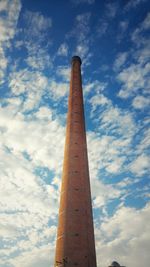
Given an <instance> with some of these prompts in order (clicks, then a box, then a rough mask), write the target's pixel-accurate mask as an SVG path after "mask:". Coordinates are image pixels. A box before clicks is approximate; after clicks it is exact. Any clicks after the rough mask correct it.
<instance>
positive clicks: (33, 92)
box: [9, 69, 48, 110]
mask: <svg viewBox="0 0 150 267" xmlns="http://www.w3.org/2000/svg"><path fill="white" fill-rule="evenodd" d="M9 86H10V88H11V91H12V93H13V95H14V96H20V95H23V94H24V95H25V101H24V104H23V105H24V110H30V109H33V108H34V107H36V106H38V105H39V102H40V100H41V97H42V95H43V93H44V90H46V88H47V86H48V80H47V78H46V77H45V76H43V74H42V73H40V72H39V71H29V70H28V69H23V70H20V71H16V72H12V73H11V75H10V77H9Z"/></svg>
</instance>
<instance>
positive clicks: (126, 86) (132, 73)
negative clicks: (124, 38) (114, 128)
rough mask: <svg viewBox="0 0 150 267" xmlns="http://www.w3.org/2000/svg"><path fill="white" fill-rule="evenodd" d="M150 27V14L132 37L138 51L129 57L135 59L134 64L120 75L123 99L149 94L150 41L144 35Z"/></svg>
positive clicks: (120, 93) (120, 92) (120, 94)
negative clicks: (138, 94) (139, 93)
mask: <svg viewBox="0 0 150 267" xmlns="http://www.w3.org/2000/svg"><path fill="white" fill-rule="evenodd" d="M149 27H150V14H149V13H148V14H147V16H146V17H145V19H144V20H143V21H142V22H141V23H140V24H139V25H138V27H137V28H136V29H135V30H134V32H133V33H132V36H131V41H132V42H133V44H134V46H136V49H134V51H131V52H132V53H130V54H129V55H130V56H131V57H132V58H133V59H134V62H135V63H134V64H133V63H132V64H130V65H129V66H128V67H126V68H124V69H123V70H122V71H121V72H120V73H119V74H118V80H119V81H120V82H121V83H122V88H121V90H120V91H119V94H118V95H119V96H120V97H121V98H128V97H132V96H134V95H136V94H137V93H138V92H139V91H141V92H142V93H143V94H148V93H149V86H150V79H149V76H150V64H149V58H150V52H149V51H150V49H149V39H148V38H145V37H144V35H143V33H145V31H146V30H147V29H148V28H149Z"/></svg>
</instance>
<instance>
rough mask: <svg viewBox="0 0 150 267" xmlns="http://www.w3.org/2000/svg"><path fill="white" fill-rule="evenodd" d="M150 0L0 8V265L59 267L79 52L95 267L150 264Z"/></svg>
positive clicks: (14, 2) (0, 4)
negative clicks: (73, 67) (74, 64)
mask: <svg viewBox="0 0 150 267" xmlns="http://www.w3.org/2000/svg"><path fill="white" fill-rule="evenodd" d="M149 30H150V2H149V1H148V0H147V1H146V0H126V1H125V0H124V1H119V0H118V1H117V0H116V1H107V0H106V1H104V0H103V1H99V0H56V1H46V0H45V1H43V0H22V1H21V0H0V96H1V106H0V135H1V138H0V140H1V144H0V146H1V147H0V165H1V168H0V169H1V170H0V179H1V182H0V187H1V193H0V217H1V218H0V248H1V252H0V253H1V256H0V267H52V266H53V261H54V249H55V238H56V228H57V214H58V203H59V192H60V182H61V172H62V161H63V150H64V140H65V126H66V113H67V99H68V91H69V79H70V59H71V57H72V56H73V55H79V56H80V57H81V59H82V61H83V64H82V76H83V90H84V102H85V113H86V128H87V141H88V154H89V165H90V177H91V188H92V199H93V213H94V224H95V238H96V250H97V262H98V267H107V266H108V265H109V264H110V263H111V262H112V261H113V260H117V261H118V262H119V263H120V264H122V265H126V266H127V267H141V266H149V261H150V254H149V248H150V225H149V221H150V203H149V198H150V190H149V176H148V174H149V167H150V162H149V158H148V149H149V148H148V145H149V144H150V130H149V124H150V119H149V106H150V98H149V93H150V90H149V89H150V80H149V77H150V63H149V59H150V35H149Z"/></svg>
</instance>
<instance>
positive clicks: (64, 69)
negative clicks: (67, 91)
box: [56, 66, 71, 82]
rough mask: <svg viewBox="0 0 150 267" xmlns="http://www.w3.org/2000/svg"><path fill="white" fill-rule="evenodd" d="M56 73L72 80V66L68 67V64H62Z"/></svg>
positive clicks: (64, 78)
mask: <svg viewBox="0 0 150 267" xmlns="http://www.w3.org/2000/svg"><path fill="white" fill-rule="evenodd" d="M56 74H57V75H58V76H60V77H62V79H63V80H64V81H68V82H69V81H70V74H71V71H70V67H66V66H60V67H58V68H57V71H56Z"/></svg>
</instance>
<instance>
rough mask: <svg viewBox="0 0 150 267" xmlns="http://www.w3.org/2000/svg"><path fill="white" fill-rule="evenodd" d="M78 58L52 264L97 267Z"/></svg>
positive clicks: (74, 61)
mask: <svg viewBox="0 0 150 267" xmlns="http://www.w3.org/2000/svg"><path fill="white" fill-rule="evenodd" d="M80 66H81V59H80V58H79V57H78V56H74V57H73V58H72V61H71V81H70V94H69V101H68V117H67V129H66V143H65V153H64V163H63V174H62V186H61V196H60V209H59V223H58V231H57V241H56V255H55V266H58V267H75V266H77V267H96V253H95V242H94V228H93V216H92V204H91V191H90V180H89V168H88V156H87V144H86V132H85V119H84V106H83V94H82V80H81V69H80Z"/></svg>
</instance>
